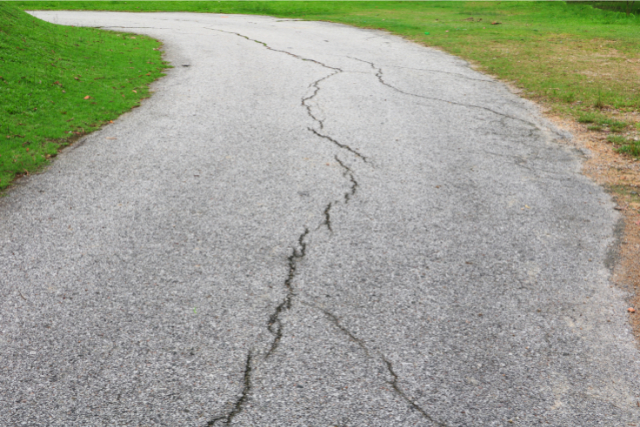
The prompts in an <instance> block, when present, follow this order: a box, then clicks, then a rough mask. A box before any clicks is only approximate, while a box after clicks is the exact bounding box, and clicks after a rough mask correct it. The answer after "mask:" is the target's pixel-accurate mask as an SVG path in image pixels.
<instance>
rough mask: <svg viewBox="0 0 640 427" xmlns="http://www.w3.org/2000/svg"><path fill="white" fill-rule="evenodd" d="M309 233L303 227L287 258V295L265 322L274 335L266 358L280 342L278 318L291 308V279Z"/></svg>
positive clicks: (305, 250) (280, 333) (280, 334)
mask: <svg viewBox="0 0 640 427" xmlns="http://www.w3.org/2000/svg"><path fill="white" fill-rule="evenodd" d="M308 234H309V229H308V228H306V227H305V229H304V232H303V233H302V234H300V236H299V237H298V247H297V248H293V250H292V252H291V255H289V258H287V260H288V263H289V272H288V273H287V278H286V279H285V281H284V287H285V288H286V292H287V295H286V296H285V297H284V300H282V302H281V303H280V304H279V305H278V306H277V307H276V309H275V311H274V312H273V313H272V314H271V316H269V321H268V323H267V329H268V330H269V332H271V334H272V335H273V336H274V338H273V341H272V342H271V347H270V348H269V351H267V354H266V356H265V358H268V357H269V356H271V354H273V352H274V351H275V350H276V348H278V344H280V340H281V339H282V321H281V320H280V315H281V314H282V312H283V311H285V310H289V309H290V308H291V301H292V300H293V297H294V296H295V289H294V287H293V279H294V278H295V276H296V269H297V268H298V263H299V262H300V261H301V260H302V259H303V258H304V257H305V255H306V253H307V243H306V242H305V238H306V237H307V235H308Z"/></svg>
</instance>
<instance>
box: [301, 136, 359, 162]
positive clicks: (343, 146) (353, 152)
mask: <svg viewBox="0 0 640 427" xmlns="http://www.w3.org/2000/svg"><path fill="white" fill-rule="evenodd" d="M308 129H309V131H310V132H312V133H314V134H316V135H317V136H319V137H320V138H324V139H326V140H327V141H331V142H332V143H334V144H335V145H337V146H338V147H340V148H342V149H343V150H347V151H348V152H350V153H352V154H353V155H355V156H356V157H358V158H360V159H362V161H363V162H365V163H369V161H368V160H367V158H366V157H365V156H363V155H362V154H360V153H358V152H357V151H356V150H354V149H353V148H351V147H349V146H348V145H346V144H342V143H340V142H338V141H336V140H335V139H333V138H331V137H330V136H328V135H323V134H321V133H320V132H318V131H317V130H315V129H313V128H308Z"/></svg>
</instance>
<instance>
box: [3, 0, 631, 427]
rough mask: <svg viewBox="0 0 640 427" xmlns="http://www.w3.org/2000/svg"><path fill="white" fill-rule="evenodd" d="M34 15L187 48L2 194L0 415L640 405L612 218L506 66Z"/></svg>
mask: <svg viewBox="0 0 640 427" xmlns="http://www.w3.org/2000/svg"><path fill="white" fill-rule="evenodd" d="M34 15H36V16H38V17H40V18H42V19H46V20H48V21H53V22H57V23H61V24H68V25H84V26H96V27H103V28H108V29H114V30H123V31H129V32H137V33H144V34H148V35H150V36H153V37H156V38H158V39H161V40H163V42H164V43H165V50H166V58H167V59H168V60H169V61H170V62H171V63H172V64H174V66H175V68H173V69H171V70H170V71H169V72H168V75H167V77H165V78H163V79H162V80H160V81H159V82H157V83H155V84H154V90H155V95H154V96H153V97H152V98H151V99H150V100H148V101H145V102H144V104H143V106H142V107H141V108H138V109H135V110H133V111H132V112H130V113H127V114H125V115H124V116H122V117H121V118H120V119H119V120H118V121H117V122H116V123H115V124H113V125H111V126H108V127H105V128H104V129H103V130H101V131H99V132H96V133H94V134H92V135H90V136H88V137H86V138H85V139H84V140H83V141H82V142H81V143H79V144H77V145H76V146H74V147H72V148H70V149H68V150H66V152H65V153H64V154H63V155H61V156H60V157H59V159H58V160H56V162H55V163H54V164H53V165H52V166H51V167H50V168H49V170H48V171H47V172H46V173H43V174H40V175H37V176H32V177H30V178H29V179H26V180H23V181H21V183H20V184H18V185H17V186H16V187H15V189H14V190H13V191H12V192H11V193H10V194H9V197H5V198H2V199H1V200H0V242H1V246H0V271H1V272H2V274H1V275H0V292H1V295H2V298H1V299H0V332H1V334H0V425H3V426H22V425H26V426H65V427H67V426H116V425H117V426H125V425H126V426H218V427H220V426H225V425H234V426H385V427H387V426H511V425H521V426H534V425H542V426H549V425H550V426H563V427H566V426H581V427H584V426H596V425H597V426H631V425H636V424H640V406H638V405H640V403H639V401H640V375H639V373H640V354H639V352H638V350H637V347H636V345H635V342H634V341H633V337H632V335H631V332H630V328H629V326H628V324H627V319H626V311H625V309H626V305H625V298H626V296H627V295H626V294H624V293H623V292H622V291H621V290H619V289H617V288H616V287H614V286H613V285H612V282H611V281H610V270H609V267H610V264H611V263H612V262H613V261H614V259H613V255H611V254H612V253H614V252H612V248H615V227H616V223H617V221H618V216H617V215H616V213H615V211H614V210H613V204H612V202H611V199H610V198H609V196H608V195H607V194H606V193H605V192H604V191H603V190H602V189H601V188H599V187H597V186H596V185H594V184H593V183H592V182H590V181H589V180H588V179H586V178H585V177H584V176H582V175H581V174H580V156H581V153H579V152H576V151H575V150H572V149H570V148H568V147H567V146H563V145H559V144H558V143H557V142H555V140H557V139H559V138H562V137H566V136H565V135H563V134H562V133H561V132H560V131H558V130H556V129H555V128H553V127H552V126H551V125H550V124H549V123H547V122H546V121H545V120H544V119H543V118H542V117H541V116H540V115H539V113H538V112H537V110H536V108H535V107H534V106H533V105H532V104H530V103H528V102H527V101H524V100H522V99H519V98H518V97H517V96H515V95H513V94H512V93H511V92H510V91H509V90H508V89H507V88H506V87H505V86H504V85H503V84H501V83H499V82H496V81H495V80H493V79H492V78H490V77H487V76H485V75H482V74H480V73H477V72H475V71H473V70H472V69H471V68H470V67H469V66H468V64H467V63H466V62H464V61H462V60H460V59H457V58H455V57H452V56H449V55H447V54H444V53H442V52H439V51H436V50H433V49H428V48H425V47H422V46H419V45H416V44H413V43H410V42H407V41H405V40H402V39H400V38H398V37H395V36H391V35H388V34H386V33H383V32H379V31H369V30H361V29H355V28H350V27H346V26H342V25H335V24H329V23H319V22H301V21H292V20H281V19H275V18H268V17H257V16H252V17H247V16H233V15H205V14H188V13H180V14H179V13H156V14H126V13H100V12H34Z"/></svg>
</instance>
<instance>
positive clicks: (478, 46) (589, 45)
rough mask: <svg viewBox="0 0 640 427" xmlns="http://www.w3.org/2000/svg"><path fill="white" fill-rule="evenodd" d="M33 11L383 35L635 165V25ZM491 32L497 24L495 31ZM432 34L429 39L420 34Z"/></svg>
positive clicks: (366, 14)
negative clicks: (439, 52)
mask: <svg viewBox="0 0 640 427" xmlns="http://www.w3.org/2000/svg"><path fill="white" fill-rule="evenodd" d="M18 4H20V5H21V7H28V8H34V9H103V10H131V11H160V10H162V11H194V12H221V13H248V14H264V15H273V16H280V17H291V18H294V17H295V18H303V19H316V20H328V21H333V22H342V23H346V24H351V25H355V26H360V27H367V28H380V29H386V30H389V31H391V32H393V33H396V34H400V35H402V36H404V37H407V38H409V39H411V40H415V41H417V42H420V43H423V44H426V45H428V46H435V47H440V48H443V49H445V50H446V51H448V52H451V53H453V54H455V55H459V56H461V57H463V58H466V59H469V60H472V61H474V62H475V63H476V64H478V65H479V67H480V69H482V70H483V71H486V72H488V73H491V74H494V75H496V76H498V77H500V78H502V79H504V80H508V81H512V82H514V83H515V84H516V85H517V86H519V87H521V88H522V89H524V91H525V95H526V96H528V97H529V98H532V99H534V100H537V101H542V102H544V103H545V104H547V105H549V106H550V107H551V108H552V110H553V111H554V112H556V113H559V114H561V115H565V116H566V115H568V116H571V117H573V118H575V119H578V120H580V121H582V122H587V123H593V125H592V129H593V130H600V131H603V132H607V133H612V132H613V133H615V135H613V136H614V138H611V139H610V140H611V141H612V142H614V143H615V144H617V145H618V146H619V147H620V148H621V150H622V151H626V152H627V153H629V154H632V155H636V156H640V142H637V141H634V138H637V137H638V131H639V130H640V128H638V127H637V126H640V125H639V124H638V123H639V122H640V118H638V117H637V116H634V113H637V112H638V111H640V84H638V80H639V77H640V17H637V16H633V15H632V16H630V17H627V16H626V15H625V14H624V13H619V12H611V11H605V10H598V9H594V8H592V7H591V6H589V5H585V4H570V5H568V4H566V3H565V2H249V1H243V2H210V1H199V2H155V1H144V2H135V1H133V2H132V1H128V2H122V1H110V2H106V1H105V2H83V1H78V2H20V3H18ZM492 22H500V24H497V25H492ZM425 33H429V34H425Z"/></svg>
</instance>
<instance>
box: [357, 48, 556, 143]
mask: <svg viewBox="0 0 640 427" xmlns="http://www.w3.org/2000/svg"><path fill="white" fill-rule="evenodd" d="M347 58H349V59H353V60H354V61H360V62H364V63H365V64H369V65H370V66H371V68H373V69H374V70H375V76H376V77H377V79H378V81H379V82H380V84H382V85H384V86H386V87H388V88H390V89H393V90H394V91H396V92H398V93H401V94H403V95H407V96H413V97H416V98H422V99H428V100H430V101H439V102H446V103H449V104H452V105H458V106H461V107H466V108H476V109H479V110H485V111H488V112H490V113H493V114H496V115H498V116H502V117H504V118H507V119H511V120H515V121H518V122H520V123H524V124H526V125H528V126H531V127H532V130H538V131H541V132H544V131H545V129H543V128H542V127H541V126H540V125H538V124H536V123H533V122H530V121H528V120H524V119H521V118H519V117H516V116H511V115H509V114H505V113H502V112H500V111H497V110H494V109H493V108H489V107H484V106H482V105H476V104H466V103H464V102H456V101H451V100H448V99H442V98H437V97H433V96H425V95H418V94H416V93H411V92H407V91H404V90H402V89H400V88H397V87H395V86H393V85H392V84H390V83H388V82H387V81H385V80H384V76H383V73H382V68H380V67H377V66H376V65H375V64H374V63H373V62H370V61H365V60H364V59H359V58H354V57H352V56H348V57H347ZM549 130H550V131H551V132H553V133H555V134H556V135H558V136H559V137H560V138H565V137H566V136H565V135H563V134H562V133H560V132H558V131H556V130H554V129H549Z"/></svg>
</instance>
